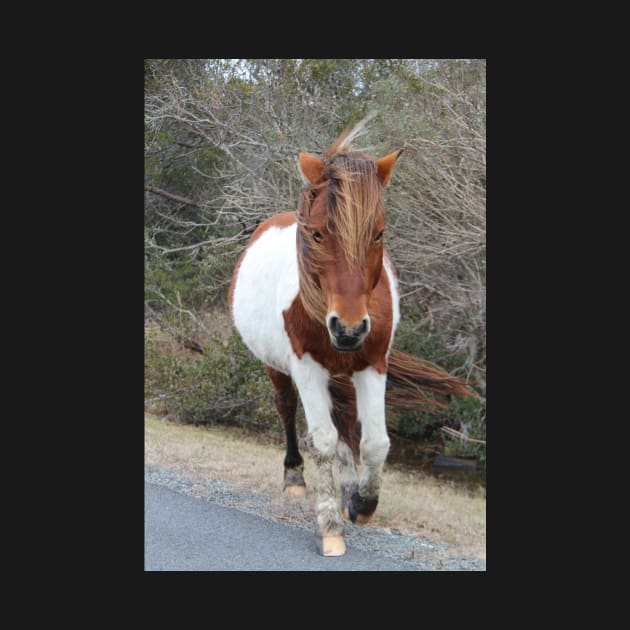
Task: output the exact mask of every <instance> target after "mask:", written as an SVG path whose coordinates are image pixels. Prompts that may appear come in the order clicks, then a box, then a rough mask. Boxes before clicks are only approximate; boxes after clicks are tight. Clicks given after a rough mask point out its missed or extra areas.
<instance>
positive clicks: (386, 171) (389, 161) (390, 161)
mask: <svg viewBox="0 0 630 630" xmlns="http://www.w3.org/2000/svg"><path fill="white" fill-rule="evenodd" d="M402 152H403V150H402V149H398V151H394V152H393V153H390V154H389V155H386V156H384V157H382V158H381V159H380V160H376V174H377V175H378V178H379V179H380V180H381V184H383V188H387V186H388V184H389V178H390V177H391V176H392V171H393V170H394V164H396V160H397V159H398V158H399V156H400V154H401V153H402Z"/></svg>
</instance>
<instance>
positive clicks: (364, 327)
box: [360, 317, 368, 334]
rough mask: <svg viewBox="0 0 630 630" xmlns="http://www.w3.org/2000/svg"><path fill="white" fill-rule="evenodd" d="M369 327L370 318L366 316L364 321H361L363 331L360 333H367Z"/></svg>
mask: <svg viewBox="0 0 630 630" xmlns="http://www.w3.org/2000/svg"><path fill="white" fill-rule="evenodd" d="M367 329H368V319H367V317H364V318H363V321H362V322H361V333H360V334H363V333H365V332H366V331H367Z"/></svg>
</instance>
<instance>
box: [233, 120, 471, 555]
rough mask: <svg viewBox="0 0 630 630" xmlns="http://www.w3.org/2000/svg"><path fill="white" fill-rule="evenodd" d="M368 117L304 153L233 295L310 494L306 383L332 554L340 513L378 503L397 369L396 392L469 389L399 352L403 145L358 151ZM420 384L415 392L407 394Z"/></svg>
mask: <svg viewBox="0 0 630 630" xmlns="http://www.w3.org/2000/svg"><path fill="white" fill-rule="evenodd" d="M362 126H363V123H359V124H358V125H356V126H355V127H353V128H352V129H348V130H346V131H345V132H344V133H343V134H341V136H340V137H339V138H338V139H337V140H336V141H335V142H334V143H333V144H332V146H331V147H330V148H329V149H328V150H327V151H326V152H325V153H324V155H323V156H322V157H321V158H320V157H317V156H314V155H311V154H308V153H300V154H299V168H300V171H301V174H302V176H303V178H304V182H305V186H304V188H303V191H302V196H301V200H300V203H299V207H298V211H297V213H295V212H288V213H284V214H278V215H275V216H272V217H271V218H269V219H267V220H266V221H265V222H264V223H262V224H261V225H260V226H258V228H257V230H256V231H255V232H254V234H253V236H252V238H251V241H250V243H249V244H248V246H247V248H246V250H245V251H244V252H243V254H242V255H241V257H240V259H239V261H238V263H237V265H236V268H235V270H234V275H233V278H232V285H231V287H230V294H229V302H230V308H231V312H232V317H233V321H234V324H235V326H236V328H237V330H238V331H239V333H240V335H241V337H242V338H243V341H244V342H245V344H246V345H247V346H248V347H249V349H250V350H251V351H252V352H253V353H254V355H256V357H258V358H259V359H260V360H261V361H263V363H264V364H265V368H266V370H267V373H268V374H269V377H270V379H271V381H272V383H273V386H274V388H275V404H276V407H277V409H278V412H279V414H280V416H281V417H282V420H283V422H284V426H285V432H286V441H287V451H286V457H285V460H284V468H285V473H284V489H285V492H291V493H294V494H302V495H303V494H304V493H305V483H304V478H303V475H302V473H303V459H302V456H301V454H300V452H299V450H298V443H297V436H296V428H295V412H296V406H297V395H296V393H295V390H294V388H293V385H292V381H293V382H294V383H295V385H296V386H297V391H298V393H299V396H300V399H301V401H302V404H303V406H304V413H305V416H306V422H307V425H308V444H309V447H310V450H311V452H312V454H313V457H314V460H315V463H316V467H317V476H318V479H317V527H316V541H317V546H318V549H319V552H320V553H321V554H322V555H324V556H337V555H342V554H343V553H345V550H346V549H345V543H344V539H343V515H345V516H346V517H348V518H349V519H350V520H351V521H352V522H357V523H364V522H367V521H368V520H369V519H370V517H371V516H372V515H373V513H374V511H375V509H376V506H377V503H378V495H379V488H380V479H381V473H382V470H383V465H384V463H385V458H386V456H387V452H388V450H389V444H390V441H389V437H388V434H387V429H386V425H385V402H386V401H385V398H386V386H387V379H388V375H389V377H390V388H392V387H394V386H398V390H397V392H393V393H392V394H391V396H392V400H393V401H394V402H400V401H404V402H424V401H426V398H425V397H423V395H422V394H421V390H419V389H418V386H419V387H420V388H423V389H428V390H431V391H434V392H438V393H441V394H445V395H449V394H465V393H467V392H466V388H465V386H464V384H463V383H462V382H461V381H460V380H459V379H457V378H455V377H452V376H450V375H449V374H447V373H446V372H444V371H443V370H441V369H440V368H438V367H437V366H434V365H432V364H430V363H428V362H426V361H422V360H419V359H416V358H415V357H411V356H409V355H403V354H402V353H396V352H391V346H392V341H393V338H394V332H395V330H396V326H397V325H398V321H399V318H400V311H399V305H398V303H399V294H398V286H397V278H396V273H395V271H394V266H393V264H392V262H391V260H390V258H389V256H388V254H387V252H386V251H385V248H384V246H383V241H384V238H383V237H384V234H385V228H386V223H385V211H384V206H383V190H384V189H385V187H386V186H387V185H388V183H389V181H390V177H391V175H392V171H393V168H394V164H395V163H396V160H397V159H398V157H399V156H400V154H401V152H402V150H399V151H395V152H393V153H390V154H389V155H386V156H385V157H382V158H380V159H377V160H374V159H371V158H370V157H368V156H367V155H365V154H363V153H359V152H357V151H353V150H351V148H350V146H351V142H352V140H353V139H354V138H355V137H356V136H357V135H358V133H359V132H360V131H361V129H362ZM414 388H416V389H415V393H414V394H413V395H409V396H407V398H405V395H404V394H403V393H401V392H405V391H406V392H409V391H411V390H414ZM414 397H415V398H414ZM357 420H358V421H359V422H360V428H361V434H360V443H359V444H357V441H358V440H357V439H356V437H354V436H356V431H355V429H356V427H357ZM336 458H338V460H339V466H340V468H339V481H340V485H341V501H340V498H339V496H340V493H339V488H338V486H337V482H336V480H335V476H334V475H333V463H334V461H335V459H336ZM357 464H358V465H359V466H358V468H359V470H358V471H357Z"/></svg>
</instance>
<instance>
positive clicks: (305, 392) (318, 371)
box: [291, 353, 343, 555]
mask: <svg viewBox="0 0 630 630" xmlns="http://www.w3.org/2000/svg"><path fill="white" fill-rule="evenodd" d="M291 376H292V378H293V380H294V381H295V384H296V385H297V388H298V391H299V393H300V398H301V400H302V405H303V406H304V415H305V416H306V423H307V425H308V433H309V438H310V440H311V444H312V454H313V456H314V459H315V465H316V467H317V535H318V537H320V538H325V537H327V536H341V535H342V534H343V518H342V516H341V505H340V500H339V487H338V484H337V482H336V480H335V478H334V474H333V458H334V456H335V454H336V451H337V442H338V433H337V429H336V428H335V425H334V424H333V421H332V418H331V416H330V412H331V409H332V401H331V399H330V393H329V391H328V379H329V374H328V371H327V370H325V369H324V368H323V367H322V366H321V365H320V364H319V363H317V362H315V361H314V360H313V359H312V358H311V356H310V355H309V354H308V353H306V354H305V355H304V356H303V357H302V359H301V360H299V359H298V358H297V357H296V356H293V357H292V358H291ZM323 553H325V551H324V552H323ZM326 555H327V554H326Z"/></svg>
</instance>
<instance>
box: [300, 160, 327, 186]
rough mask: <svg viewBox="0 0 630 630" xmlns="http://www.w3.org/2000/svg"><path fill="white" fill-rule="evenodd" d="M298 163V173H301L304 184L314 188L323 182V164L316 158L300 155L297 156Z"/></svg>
mask: <svg viewBox="0 0 630 630" xmlns="http://www.w3.org/2000/svg"><path fill="white" fill-rule="evenodd" d="M298 163H299V165H300V173H302V177H303V178H304V181H305V182H306V183H308V184H312V185H313V186H316V185H317V184H320V183H321V182H322V181H323V179H324V163H323V162H322V161H321V160H320V159H319V158H318V157H317V156H315V155H311V154H310V153H300V155H298Z"/></svg>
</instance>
